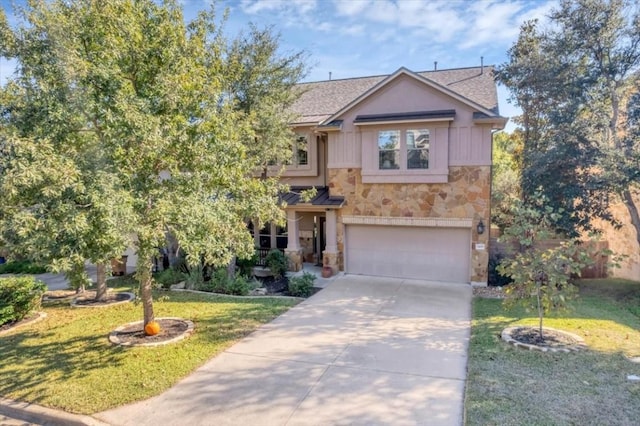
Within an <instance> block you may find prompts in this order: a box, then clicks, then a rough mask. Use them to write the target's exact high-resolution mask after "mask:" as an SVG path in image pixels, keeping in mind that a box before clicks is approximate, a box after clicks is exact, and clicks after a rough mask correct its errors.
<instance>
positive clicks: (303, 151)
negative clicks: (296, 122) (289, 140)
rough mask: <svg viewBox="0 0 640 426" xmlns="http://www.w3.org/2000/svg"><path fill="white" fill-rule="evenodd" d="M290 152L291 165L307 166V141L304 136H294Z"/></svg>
mask: <svg viewBox="0 0 640 426" xmlns="http://www.w3.org/2000/svg"><path fill="white" fill-rule="evenodd" d="M292 151H293V158H292V159H291V165H293V166H306V165H308V164H309V141H308V140H307V137H306V136H303V135H296V140H295V143H294V145H293V150H292Z"/></svg>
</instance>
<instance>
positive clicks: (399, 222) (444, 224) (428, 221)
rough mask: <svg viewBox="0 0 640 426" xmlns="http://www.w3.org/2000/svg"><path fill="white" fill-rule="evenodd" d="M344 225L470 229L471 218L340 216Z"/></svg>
mask: <svg viewBox="0 0 640 426" xmlns="http://www.w3.org/2000/svg"><path fill="white" fill-rule="evenodd" d="M342 223H343V224H344V225H380V226H420V227H427V228H471V226H472V225H473V219H471V218H433V217H392V216H342Z"/></svg>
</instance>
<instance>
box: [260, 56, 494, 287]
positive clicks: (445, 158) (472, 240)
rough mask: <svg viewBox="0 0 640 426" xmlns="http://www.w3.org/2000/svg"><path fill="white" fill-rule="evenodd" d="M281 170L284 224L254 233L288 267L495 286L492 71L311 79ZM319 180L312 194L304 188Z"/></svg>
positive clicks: (299, 105) (298, 106)
mask: <svg viewBox="0 0 640 426" xmlns="http://www.w3.org/2000/svg"><path fill="white" fill-rule="evenodd" d="M302 89H303V90H304V94H303V95H302V96H301V98H300V99H299V100H298V102H297V103H296V105H295V111H296V112H297V113H298V114H299V117H300V118H299V120H298V122H296V123H292V126H293V128H294V130H295V133H296V135H297V136H296V141H295V143H296V146H295V148H294V155H293V157H294V158H293V160H292V163H291V165H289V166H288V167H287V168H286V170H285V172H284V174H283V176H282V178H283V179H284V181H285V182H287V183H288V184H289V185H290V186H291V188H292V192H291V193H289V194H286V195H284V196H283V202H284V203H283V206H284V209H285V210H286V214H287V227H286V229H280V228H277V227H275V226H267V227H265V228H263V229H262V230H258V229H255V230H254V233H255V237H256V243H258V244H260V245H261V246H262V247H263V248H269V247H278V248H282V249H285V253H286V254H287V256H288V258H289V260H290V267H291V269H293V270H299V269H300V268H301V267H302V262H305V261H306V262H314V263H322V264H323V265H324V266H329V267H331V268H332V270H333V272H337V271H339V270H340V271H345V272H346V273H349V274H364V275H378V276H388V277H401V278H417V279H425V280H436V281H452V282H471V283H478V284H486V282H487V264H488V243H489V235H488V228H489V223H490V191H491V146H492V134H493V132H494V131H495V130H498V129H502V128H504V125H505V123H506V121H507V120H506V119H505V118H503V117H501V116H500V115H499V114H498V103H497V93H496V85H495V82H494V79H493V75H492V68H491V67H474V68H461V69H450V70H438V71H428V72H419V73H415V72H412V71H410V70H408V69H406V68H400V69H399V70H398V71H396V72H395V73H393V74H391V75H385V76H374V77H363V78H350V79H343V80H329V81H321V82H314V83H305V84H302ZM309 187H315V188H317V195H316V196H315V197H314V198H313V199H312V200H310V201H308V202H303V200H301V198H300V195H299V193H300V191H299V190H301V189H304V188H309Z"/></svg>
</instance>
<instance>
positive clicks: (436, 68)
mask: <svg viewBox="0 0 640 426" xmlns="http://www.w3.org/2000/svg"><path fill="white" fill-rule="evenodd" d="M433 70H434V71H438V61H433Z"/></svg>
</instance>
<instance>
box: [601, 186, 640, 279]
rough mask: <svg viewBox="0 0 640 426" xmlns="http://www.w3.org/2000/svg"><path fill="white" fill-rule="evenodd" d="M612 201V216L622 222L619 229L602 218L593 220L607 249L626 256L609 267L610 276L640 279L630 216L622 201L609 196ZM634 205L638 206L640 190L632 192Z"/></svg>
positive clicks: (639, 251) (639, 249) (639, 252)
mask: <svg viewBox="0 0 640 426" xmlns="http://www.w3.org/2000/svg"><path fill="white" fill-rule="evenodd" d="M611 198H612V201H614V203H612V205H611V212H612V213H613V217H614V218H616V219H617V220H619V221H620V222H621V223H622V227H621V228H620V229H615V228H614V227H613V226H611V224H609V223H607V222H604V221H602V220H596V221H594V223H593V224H594V226H595V227H597V228H600V229H602V231H603V234H602V240H604V241H607V242H608V243H609V249H610V250H611V251H613V252H614V254H618V255H625V256H626V257H625V258H624V259H623V260H622V261H621V262H620V268H609V269H608V270H609V272H610V274H611V275H612V276H614V277H618V278H625V279H628V280H635V281H640V246H639V245H638V241H637V240H636V231H635V229H634V227H633V225H632V224H631V216H629V211H628V210H627V207H626V206H625V205H624V203H623V202H622V201H617V202H616V200H615V198H614V196H611ZM633 199H634V201H635V203H636V206H639V207H640V191H636V192H635V193H634V194H633Z"/></svg>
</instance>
